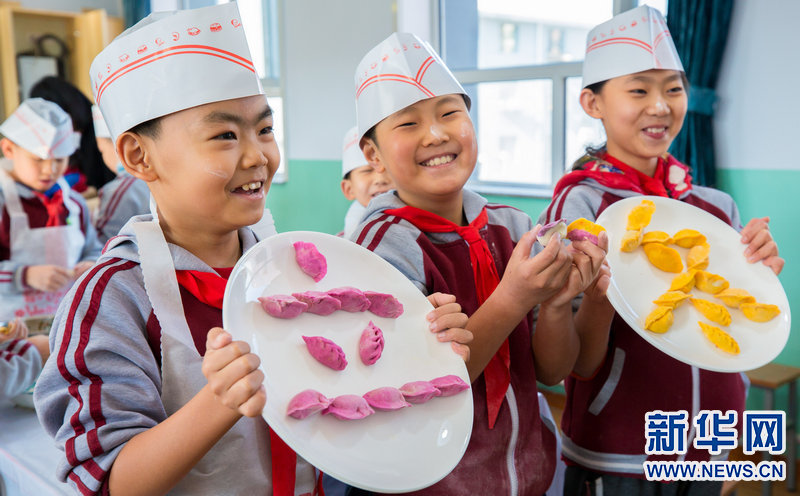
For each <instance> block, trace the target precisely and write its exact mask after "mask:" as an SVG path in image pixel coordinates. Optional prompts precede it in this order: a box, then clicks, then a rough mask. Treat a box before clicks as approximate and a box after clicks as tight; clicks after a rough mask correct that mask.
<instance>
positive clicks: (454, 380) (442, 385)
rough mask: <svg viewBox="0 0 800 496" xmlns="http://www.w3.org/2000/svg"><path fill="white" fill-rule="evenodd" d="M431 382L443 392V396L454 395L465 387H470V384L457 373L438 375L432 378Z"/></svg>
mask: <svg viewBox="0 0 800 496" xmlns="http://www.w3.org/2000/svg"><path fill="white" fill-rule="evenodd" d="M431 384H433V386H434V387H435V388H436V389H438V390H439V391H440V392H441V393H442V396H453V395H454V394H458V393H460V392H461V391H464V390H465V389H469V384H467V383H466V382H464V381H463V380H462V379H461V378H460V377H459V376H457V375H445V376H442V377H437V378H436V379H432V380H431Z"/></svg>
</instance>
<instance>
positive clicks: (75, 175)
mask: <svg viewBox="0 0 800 496" xmlns="http://www.w3.org/2000/svg"><path fill="white" fill-rule="evenodd" d="M30 97H31V98H44V99H45V100H48V101H51V102H53V103H55V104H56V105H58V106H59V107H61V108H62V109H64V112H66V113H68V114H69V116H70V117H71V118H72V126H73V128H74V129H75V131H76V132H78V133H80V143H79V144H78V149H77V150H75V153H74V154H72V156H71V157H70V159H69V165H68V166H67V170H66V172H64V179H66V181H67V182H68V183H69V185H70V186H71V187H72V189H74V190H75V191H77V192H79V193H81V194H82V195H84V198H92V197H94V196H95V195H96V194H97V191H98V190H99V189H100V188H102V187H103V185H104V184H106V183H107V182H109V181H111V180H112V179H114V173H113V171H109V170H108V169H107V168H106V167H104V166H103V159H102V157H101V155H100V150H98V148H97V145H96V144H95V139H94V132H93V128H92V102H90V101H89V99H88V98H86V95H84V94H83V92H82V91H81V90H79V89H78V88H76V87H75V85H73V84H72V83H70V82H68V81H66V80H64V79H62V78H60V77H56V76H46V77H43V78H42V79H41V80H39V81H38V82H37V83H36V84H34V85H33V87H32V88H31V91H30Z"/></svg>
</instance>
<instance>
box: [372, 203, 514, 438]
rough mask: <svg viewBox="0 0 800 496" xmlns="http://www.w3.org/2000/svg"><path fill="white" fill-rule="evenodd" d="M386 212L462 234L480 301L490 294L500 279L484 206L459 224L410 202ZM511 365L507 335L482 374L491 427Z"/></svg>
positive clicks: (425, 226) (421, 225) (427, 229)
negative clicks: (486, 234) (487, 235)
mask: <svg viewBox="0 0 800 496" xmlns="http://www.w3.org/2000/svg"><path fill="white" fill-rule="evenodd" d="M384 213H386V214H388V215H395V216H397V217H400V218H401V219H404V220H407V221H408V222H410V223H411V224H413V225H414V226H416V227H417V228H418V229H419V230H420V231H422V232H435V233H446V232H455V233H457V234H458V235H459V236H461V238H462V239H463V240H464V241H466V242H467V244H468V246H469V259H470V263H471V264H472V270H473V277H474V281H475V290H476V292H477V296H478V304H479V305H482V304H483V302H485V301H486V300H487V299H488V298H489V296H490V295H491V294H492V292H494V290H495V288H496V287H497V285H498V284H499V283H500V277H499V275H498V273H497V266H496V265H495V263H494V257H492V252H491V250H490V249H489V244H488V243H487V242H486V240H485V239H483V237H482V236H481V233H480V231H481V229H483V228H484V227H486V225H487V224H488V222H489V216H488V215H487V213H486V208H483V209H482V210H481V212H480V214H478V216H477V217H476V218H475V220H473V221H472V222H470V223H469V225H467V226H459V225H457V224H455V223H453V222H451V221H449V220H447V219H445V218H444V217H440V216H438V215H436V214H433V213H431V212H428V211H427V210H422V209H419V208H416V207H410V206H405V207H402V208H393V209H389V210H386V211H385V212H384ZM510 367H511V353H510V351H509V346H508V339H506V340H505V341H503V344H502V345H500V349H498V350H497V352H496V353H495V354H494V356H493V357H492V359H491V360H490V361H489V364H488V365H487V366H486V368H485V369H484V370H483V377H484V380H485V381H486V408H487V411H488V416H489V428H490V429H492V428H494V424H495V422H496V421H497V416H498V414H499V413H500V407H501V406H502V405H503V398H504V397H505V395H506V391H508V386H509V384H510V383H511V372H510Z"/></svg>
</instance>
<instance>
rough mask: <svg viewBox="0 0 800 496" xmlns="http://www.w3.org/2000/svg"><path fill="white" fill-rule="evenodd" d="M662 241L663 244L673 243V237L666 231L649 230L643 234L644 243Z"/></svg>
mask: <svg viewBox="0 0 800 496" xmlns="http://www.w3.org/2000/svg"><path fill="white" fill-rule="evenodd" d="M647 243H661V244H662V245H669V244H672V238H670V237H669V234H667V233H665V232H664V231H648V232H646V233H644V236H642V244H643V245H644V244H647Z"/></svg>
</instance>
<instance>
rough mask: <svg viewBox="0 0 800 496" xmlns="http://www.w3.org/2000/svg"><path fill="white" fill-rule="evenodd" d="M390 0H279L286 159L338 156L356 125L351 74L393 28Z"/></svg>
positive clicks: (353, 84) (337, 157) (393, 18)
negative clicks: (281, 16)
mask: <svg viewBox="0 0 800 496" xmlns="http://www.w3.org/2000/svg"><path fill="white" fill-rule="evenodd" d="M392 4H393V0H369V1H364V0H335V1H332V0H284V1H283V2H281V6H282V8H283V21H284V22H283V23H282V24H283V36H284V43H283V53H282V57H283V68H282V70H283V73H284V79H283V81H284V96H285V98H286V102H285V106H284V109H285V112H286V115H287V116H288V120H287V122H286V125H287V129H286V133H285V136H286V150H284V153H285V154H286V156H287V157H289V158H290V159H315V160H341V157H342V140H343V139H344V133H345V132H346V131H347V130H348V129H349V128H350V127H352V126H354V125H355V123H356V109H355V83H354V73H355V70H356V66H357V65H358V62H359V61H360V60H361V57H363V56H364V55H365V54H366V53H367V51H368V50H369V49H371V48H372V47H373V46H375V45H377V44H378V42H380V41H381V40H383V39H384V38H386V37H387V36H389V35H390V34H391V33H392V32H393V31H394V29H395V28H394V26H395V16H394V12H393V9H392Z"/></svg>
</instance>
